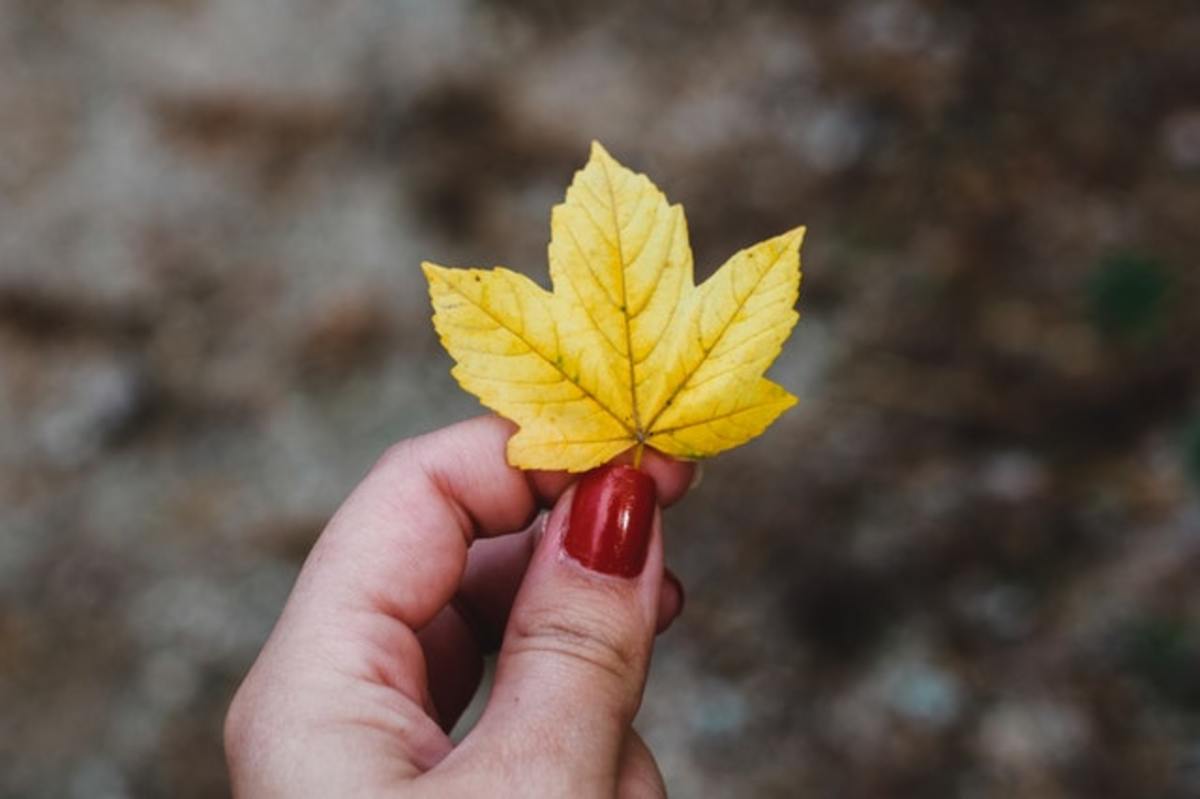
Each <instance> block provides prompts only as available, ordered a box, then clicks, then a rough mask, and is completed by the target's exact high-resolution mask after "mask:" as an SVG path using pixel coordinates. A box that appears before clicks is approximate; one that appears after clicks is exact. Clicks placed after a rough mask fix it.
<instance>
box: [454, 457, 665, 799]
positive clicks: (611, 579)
mask: <svg viewBox="0 0 1200 799" xmlns="http://www.w3.org/2000/svg"><path fill="white" fill-rule="evenodd" d="M659 518H660V517H659V513H658V508H657V502H656V489H655V483H654V479H653V478H652V477H651V476H650V475H649V474H647V473H645V472H642V471H639V470H637V469H635V468H632V467H630V466H620V465H614V466H606V467H603V468H601V469H597V470H595V471H593V472H589V473H588V474H586V475H584V476H583V478H581V479H580V480H579V482H578V483H577V485H576V486H575V488H574V490H573V491H570V492H568V493H567V494H565V495H564V496H563V498H562V499H561V500H560V501H559V503H558V505H557V506H556V507H555V509H554V512H553V513H552V514H551V515H550V517H549V519H548V521H547V524H546V530H545V534H544V535H543V536H542V540H541V541H540V542H539V544H538V547H537V551H536V552H535V553H534V556H533V559H532V560H531V561H530V565H529V569H528V570H527V572H526V575H525V579H524V581H523V582H522V585H521V589H520V592H519V593H518V595H517V598H516V600H515V601H514V603H513V609H512V614H511V616H510V617H509V623H508V628H507V630H506V631H505V636H504V642H503V644H502V646H501V649H500V657H499V660H498V662H497V671H496V683H495V686H494V688H493V690H492V696H491V699H490V701H489V703H488V707H487V710H486V711H485V713H484V716H483V718H482V719H481V720H480V723H479V724H478V725H477V727H476V728H475V730H474V731H473V732H472V735H471V738H472V739H476V740H474V741H472V740H470V739H469V740H468V742H467V743H468V744H473V745H479V746H482V747H485V748H488V749H492V750H493V751H494V752H496V753H497V754H499V756H500V757H501V758H502V759H503V761H504V762H506V763H507V766H508V768H506V769H504V770H503V772H501V773H505V772H507V773H510V774H514V776H515V777H517V778H518V779H519V780H520V783H521V787H522V788H524V789H526V791H525V793H523V794H522V795H525V794H526V793H529V791H528V790H527V789H529V788H533V787H536V788H537V789H538V790H537V791H534V793H536V794H537V795H564V796H565V795H571V796H590V795H593V794H594V795H604V796H612V795H613V792H614V790H615V787H616V781H617V772H618V764H619V762H620V759H621V750H622V744H623V742H624V739H625V737H626V733H627V730H628V729H629V724H630V722H631V721H632V720H633V717H634V714H636V713H637V709H638V706H639V704H640V703H641V697H642V689H643V687H644V686H645V683H646V672H647V669H648V668H649V664H650V649H651V644H652V642H653V640H654V629H655V622H656V619H657V613H658V600H659V595H660V584H661V582H662V573H663V555H662V536H661V533H660V521H659ZM497 750H498V751H497ZM464 754H465V753H464ZM514 766H516V768H515V769H514V768H513V767H514Z"/></svg>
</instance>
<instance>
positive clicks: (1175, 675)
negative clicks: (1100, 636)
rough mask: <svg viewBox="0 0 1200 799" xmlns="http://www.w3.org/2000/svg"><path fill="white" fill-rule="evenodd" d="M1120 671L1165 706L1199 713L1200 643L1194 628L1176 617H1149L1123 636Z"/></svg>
mask: <svg viewBox="0 0 1200 799" xmlns="http://www.w3.org/2000/svg"><path fill="white" fill-rule="evenodd" d="M1120 653H1121V654H1120V661H1121V667H1122V669H1123V670H1124V671H1126V673H1128V674H1129V675H1130V676H1132V677H1134V678H1135V679H1137V680H1138V681H1139V682H1141V683H1143V684H1144V685H1146V686H1147V687H1148V688H1150V689H1151V690H1152V691H1153V692H1154V694H1155V695H1156V696H1157V697H1158V698H1159V699H1160V700H1161V701H1163V702H1165V703H1167V704H1170V705H1173V706H1175V707H1176V708H1178V709H1180V710H1185V711H1191V712H1196V711H1200V640H1198V638H1197V630H1196V627H1195V625H1193V624H1190V623H1189V622H1188V620H1186V619H1183V618H1180V617H1176V616H1170V615H1168V616H1148V617H1144V618H1142V619H1139V620H1137V621H1136V622H1133V623H1131V624H1130V625H1129V627H1127V628H1126V629H1125V630H1124V631H1123V634H1122V635H1121V642H1120Z"/></svg>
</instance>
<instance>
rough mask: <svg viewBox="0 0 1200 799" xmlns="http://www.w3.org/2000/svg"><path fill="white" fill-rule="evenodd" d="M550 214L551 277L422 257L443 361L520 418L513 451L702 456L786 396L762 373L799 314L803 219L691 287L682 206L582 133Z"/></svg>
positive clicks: (521, 455)
mask: <svg viewBox="0 0 1200 799" xmlns="http://www.w3.org/2000/svg"><path fill="white" fill-rule="evenodd" d="M550 229H551V241H550V278H551V281H552V283H553V286H554V290H553V292H547V291H545V290H544V289H542V288H541V287H540V286H538V285H537V284H536V283H534V282H533V281H531V280H530V279H529V278H527V277H525V276H524V275H521V274H519V273H517V272H513V271H510V270H508V269H504V268H500V267H497V268H496V269H491V270H484V269H447V268H445V267H441V266H437V265H436V264H431V263H428V262H426V263H424V264H422V268H423V269H424V271H425V276H426V277H427V278H428V280H429V289H430V296H431V298H432V300H433V308H434V317H433V321H434V325H435V327H436V328H437V331H438V335H439V336H440V337H441V340H442V344H443V345H444V346H445V348H446V350H447V351H449V353H450V355H451V356H452V357H453V358H454V360H455V361H456V362H457V363H456V365H455V366H454V369H453V370H452V374H453V375H454V377H455V378H456V379H457V380H458V382H459V384H460V385H461V386H462V387H463V388H464V389H466V390H467V391H469V392H471V393H472V394H474V395H475V396H477V397H479V399H480V400H481V401H482V402H483V404H484V405H486V406H487V407H489V408H491V409H492V410H494V411H496V412H497V413H499V414H500V415H502V416H505V417H507V418H509V419H511V420H513V421H514V422H516V423H517V425H519V427H520V430H519V431H518V432H517V433H516V434H515V435H514V436H513V437H512V438H511V439H510V440H509V442H508V459H509V462H510V463H512V464H513V465H514V466H517V467H520V468H525V469H566V470H569V471H585V470H587V469H591V468H593V467H595V466H598V465H600V464H602V463H604V462H605V461H608V460H610V459H611V458H613V457H615V456H616V455H619V454H620V453H622V452H624V451H625V450H627V449H629V448H630V447H634V446H637V447H638V453H637V457H638V458H640V455H641V451H642V447H644V446H650V447H653V448H655V449H657V450H659V451H661V452H664V453H667V454H668V455H674V456H676V457H682V458H700V457H706V456H709V455H714V454H716V453H718V452H721V451H722V450H726V449H729V448H731V447H735V446H738V445H739V444H743V443H745V442H746V441H748V440H750V439H751V438H753V437H755V436H757V435H758V434H759V433H761V432H762V431H763V430H764V429H766V427H767V425H769V424H770V423H771V422H773V421H774V420H775V418H776V417H778V416H779V414H781V413H782V412H783V411H785V410H787V409H788V408H789V407H791V406H792V405H793V404H795V402H796V398H795V397H794V396H792V395H791V394H789V393H788V392H787V391H786V390H784V389H783V388H782V387H781V386H779V385H777V384H775V383H772V382H771V381H769V380H766V379H765V378H763V376H762V375H763V372H764V371H766V369H767V367H768V366H770V365H771V363H772V361H774V360H775V357H776V356H777V355H778V354H779V350H780V348H781V347H782V346H783V342H784V340H785V339H786V338H787V337H788V334H789V333H790V332H791V329H792V327H793V326H794V325H795V324H796V320H797V319H798V315H797V313H796V311H795V309H794V306H795V303H796V298H797V296H798V293H799V289H800V244H801V241H802V240H803V238H804V228H802V227H798V228H795V229H793V230H790V231H788V232H787V233H784V234H783V235H781V236H777V237H775V238H772V239H768V240H766V241H763V242H760V243H759V244H756V245H754V246H753V247H749V248H747V249H745V250H742V251H740V252H738V253H737V254H735V255H734V256H733V257H732V258H730V259H729V261H727V262H726V263H725V265H724V266H722V267H721V268H720V269H719V270H717V272H716V273H715V274H714V275H713V276H712V277H710V278H709V279H708V280H706V281H705V282H704V283H703V284H702V285H700V286H696V285H695V282H694V280H693V278H692V252H691V248H690V246H689V245H688V235H687V223H686V222H685V220H684V216H683V208H682V207H681V206H679V205H670V204H668V202H667V198H666V197H665V196H664V195H663V193H662V192H661V191H659V190H658V188H657V187H656V186H655V185H654V184H653V183H651V182H650V180H649V179H648V178H647V177H646V176H645V175H641V174H635V173H633V172H631V171H630V170H628V169H626V168H625V167H623V166H621V164H619V163H617V161H616V160H615V159H614V158H613V157H612V156H611V155H609V154H608V152H607V151H606V150H605V149H604V148H603V147H602V146H600V144H599V143H593V144H592V153H591V158H590V159H589V160H588V163H587V165H586V166H585V167H584V168H583V169H582V170H580V171H579V172H577V173H576V174H575V179H574V181H573V182H572V183H571V186H570V188H568V189H567V196H566V200H565V202H563V203H562V204H561V205H558V206H555V208H554V210H553V213H552V215H551V223H550Z"/></svg>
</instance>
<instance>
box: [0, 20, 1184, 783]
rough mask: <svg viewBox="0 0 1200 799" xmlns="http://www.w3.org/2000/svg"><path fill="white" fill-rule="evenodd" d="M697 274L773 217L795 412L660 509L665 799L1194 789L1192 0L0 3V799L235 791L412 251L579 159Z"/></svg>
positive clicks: (412, 334)
mask: <svg viewBox="0 0 1200 799" xmlns="http://www.w3.org/2000/svg"><path fill="white" fill-rule="evenodd" d="M593 138H597V139H600V140H601V141H603V142H604V143H605V144H606V145H607V146H608V147H609V148H610V149H611V150H612V152H613V153H614V154H615V155H616V156H617V157H618V158H620V159H621V160H622V161H624V162H625V163H627V164H628V165H629V166H631V167H634V168H636V169H638V170H643V171H646V172H648V173H649V174H650V175H651V176H652V177H653V179H654V180H655V181H656V182H657V183H658V184H659V185H660V186H661V187H662V188H663V189H664V190H665V191H666V192H667V194H668V196H669V197H670V198H671V199H672V200H673V201H677V202H682V203H683V204H684V205H685V206H686V208H687V212H688V217H689V220H690V223H691V230H692V245H693V249H694V252H695V255H696V261H697V272H698V274H699V275H701V276H705V275H707V274H708V273H709V272H711V271H712V270H713V269H714V268H715V267H716V266H717V265H719V264H720V263H721V261H723V260H724V258H725V257H727V256H728V255H729V254H731V253H732V252H733V251H734V250H736V249H738V248H740V247H742V246H746V245H748V244H751V243H753V242H756V241H758V240H760V239H762V238H765V237H767V236H770V235H773V234H776V233H779V232H781V231H783V230H785V229H787V228H790V227H792V226H793V225H796V224H799V223H804V224H807V225H808V226H809V236H808V240H807V242H806V244H805V248H804V266H805V279H804V286H803V290H802V295H801V301H800V309H801V313H802V320H801V323H800V325H799V326H798V328H797V330H796V332H795V334H794V335H793V337H792V339H791V341H790V342H789V344H788V345H787V347H786V350H785V352H784V354H783V355H782V357H781V358H780V360H779V362H778V363H777V364H776V366H775V367H774V369H773V371H772V372H771V375H772V376H773V377H774V378H775V379H776V380H778V381H780V382H782V383H783V384H784V385H786V386H788V387H789V388H790V389H792V390H793V391H794V392H795V393H797V394H799V395H800V396H801V398H802V399H801V404H800V405H799V406H798V407H797V408H796V409H795V410H793V411H791V412H790V413H789V414H787V415H786V416H785V417H784V418H783V419H782V420H781V421H780V422H778V423H777V425H776V426H775V427H774V428H772V430H771V431H770V432H769V433H768V434H767V435H765V436H764V437H762V438H761V439H759V440H756V441H754V442H753V443H751V444H749V445H747V446H746V447H744V448H741V449H739V450H736V451H734V452H731V453H729V454H727V455H723V456H721V457H719V458H717V459H715V460H713V461H712V462H710V463H709V464H707V466H706V473H705V475H706V476H705V479H704V484H703V485H702V486H701V487H700V488H699V489H698V490H697V491H696V492H694V493H693V495H692V496H691V497H690V498H689V499H687V500H686V501H685V502H684V503H683V504H682V505H681V506H679V507H678V508H677V509H675V510H673V511H671V513H670V514H669V515H668V518H667V524H668V528H669V529H668V538H669V541H668V549H669V561H670V562H671V565H672V566H673V567H674V568H675V570H676V571H677V572H678V573H679V574H680V575H681V576H682V578H683V581H684V582H685V584H686V585H687V587H688V590H689V599H688V607H687V612H686V614H685V615H684V617H683V618H682V619H681V620H680V621H679V622H678V623H677V624H676V625H675V627H674V629H673V630H672V631H671V632H670V633H669V634H667V635H666V636H665V637H664V638H663V639H661V643H660V646H659V647H658V649H657V654H656V660H655V664H654V670H653V675H652V678H651V682H650V687H649V691H648V695H647V698H646V702H645V706H644V708H643V710H642V713H641V716H640V720H639V725H640V728H641V729H642V730H643V731H644V734H645V736H646V737H647V739H648V740H649V742H650V744H651V746H652V747H653V748H654V749H655V751H656V752H657V754H658V757H659V762H660V763H661V765H662V768H663V770H664V772H665V774H666V777H667V781H668V784H669V785H670V786H671V788H672V789H673V792H674V795H677V796H681V797H693V796H699V797H759V796H761V797H790V796H814V797H825V796H837V797H850V798H852V799H853V798H857V797H862V798H863V799H867V798H868V797H870V798H874V797H905V796H913V797H978V798H982V797H1012V796H1020V797H1075V796H1078V797H1151V796H1153V797H1168V798H1170V797H1187V796H1193V797H1194V796H1200V363H1198V356H1197V352H1198V348H1200V273H1198V272H1197V269H1196V264H1195V258H1196V253H1197V248H1198V245H1200V6H1197V5H1196V4H1195V3H1191V2H1171V1H1170V0H1145V1H1143V2H1139V3H1129V2H1059V3H1039V2H1033V1H1032V0H1029V1H1027V2H1023V1H1021V0H1010V1H1009V2H1000V1H999V0H997V2H981V3H970V4H961V3H950V2H934V1H932V0H931V1H930V2H920V1H919V0H851V1H850V2H829V1H826V2H814V3H806V4H798V3H785V2H722V1H720V0H707V1H706V2H662V3H656V4H653V7H651V4H645V3H639V2H633V0H619V1H614V2H605V3H571V4H568V3H556V2H552V0H527V1H524V2H522V1H521V0H505V1H501V0H492V2H484V1H483V0H478V1H476V2H471V0H437V1H436V2H434V1H432V0H431V1H429V2H415V1H412V0H410V1H408V2H400V1H398V0H390V1H389V0H256V2H246V1H245V0H0V796H3V797H87V798H88V799H105V798H107V797H111V798H112V799H117V798H119V797H158V796H170V797H184V798H186V797H209V796H221V795H224V794H225V793H226V792H227V790H228V789H227V785H226V778H225V774H224V763H223V758H222V754H221V745H220V726H221V720H222V716H223V712H224V709H225V706H226V703H227V701H228V699H229V697H230V695H231V692H232V691H233V689H234V688H235V686H236V685H237V683H238V681H239V679H240V677H241V675H242V674H243V673H244V671H245V669H246V668H247V666H248V665H249V663H250V662H251V661H252V659H253V658H254V656H255V654H256V652H257V650H258V648H259V646H260V645H261V643H262V641H263V639H264V637H265V636H266V634H267V633H268V631H269V630H270V628H271V626H272V624H273V622H274V619H275V617H276V614H277V613H278V611H279V609H280V607H281V604H282V602H283V600H284V598H285V597H286V595H287V593H288V590H289V587H290V585H291V582H292V580H293V579H294V577H295V575H296V573H297V569H298V568H299V565H300V563H301V560H302V559H303V557H304V555H305V553H306V551H307V549H308V548H309V546H310V545H311V544H312V542H313V540H314V537H315V536H316V535H317V534H318V532H319V531H320V529H321V527H322V525H323V524H324V521H325V520H326V518H327V517H328V515H329V514H330V512H331V511H332V509H333V508H334V507H336V505H337V503H338V502H339V500H340V499H341V498H342V497H343V496H344V495H345V494H346V493H347V491H348V489H349V488H350V487H351V486H352V485H353V484H354V483H355V482H356V481H357V480H358V479H359V477H360V476H361V475H362V474H363V472H364V471H365V470H366V469H367V468H368V467H369V466H370V465H371V463H372V462H373V461H374V459H375V458H376V457H377V456H378V454H379V453H380V452H381V451H382V450H383V449H384V447H385V446H386V445H387V444H388V443H390V442H392V441H393V440H395V439H398V438H401V437H404V436H408V435H411V434H413V433H417V432H421V431H425V430H429V429H431V428H434V427H437V426H440V425H444V424H447V423H450V422H453V421H455V420H458V419H462V418H465V417H468V416H471V415H473V414H476V413H478V412H479V406H478V405H477V404H476V403H475V401H474V399H473V398H471V397H470V396H468V395H466V394H464V393H463V392H462V391H460V390H459V389H458V388H457V387H456V386H455V385H454V383H453V382H452V380H451V378H450V376H449V374H448V371H449V366H450V361H449V359H448V357H447V356H446V355H445V354H444V353H443V352H442V351H441V349H440V347H439V346H438V344H437V341H436V340H435V337H434V335H433V331H432V328H431V325H430V321H429V308H428V300H427V296H426V293H425V285H424V281H423V279H422V277H421V273H420V271H419V267H418V264H419V262H420V260H421V259H423V258H432V259H436V260H438V261H440V262H443V263H451V264H461V265H485V266H487V265H493V264H496V263H503V264H505V265H508V266H510V267H513V268H517V269H521V270H523V271H525V272H526V273H528V274H530V275H531V276H533V277H534V278H535V279H537V280H539V281H541V282H542V283H543V284H545V283H546V282H547V278H546V260H545V246H546V242H547V237H548V232H549V210H550V207H551V205H552V204H554V203H555V202H557V201H558V200H559V199H560V198H561V196H562V193H563V191H564V189H565V187H566V185H567V183H568V182H569V180H570V178H571V174H572V172H573V171H574V170H575V169H576V168H578V167H579V166H581V165H582V164H583V162H584V160H585V159H586V156H587V146H588V143H589V141H590V140H591V139H593Z"/></svg>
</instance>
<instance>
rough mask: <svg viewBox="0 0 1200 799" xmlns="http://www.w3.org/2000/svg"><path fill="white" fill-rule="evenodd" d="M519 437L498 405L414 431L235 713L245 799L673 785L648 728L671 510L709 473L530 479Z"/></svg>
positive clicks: (612, 470) (580, 791) (548, 792)
mask: <svg viewBox="0 0 1200 799" xmlns="http://www.w3.org/2000/svg"><path fill="white" fill-rule="evenodd" d="M512 430H513V428H512V426H511V425H509V424H508V423H507V422H504V421H502V420H500V419H497V418H495V417H481V418H478V419H474V420H471V421H468V422H464V423H461V424H457V425H454V426H452V427H448V428H445V429H442V430H438V431H436V432H433V433H430V434H428V435H425V436H421V437H418V438H414V439H410V440H407V441H404V442H401V443H399V444H397V445H395V446H394V447H392V448H391V449H390V450H389V451H388V452H387V453H386V454H385V455H384V456H383V458H382V459H381V460H380V461H379V463H378V464H376V466H375V467H374V468H373V469H372V470H371V472H370V473H369V474H368V475H367V477H366V478H365V479H364V480H363V482H362V483H361V484H360V485H359V486H358V487H357V488H356V489H355V490H354V492H353V493H352V494H351V496H350V497H349V498H348V499H347V500H346V502H345V504H344V505H342V507H341V508H340V509H339V510H338V511H337V513H336V514H335V515H334V517H333V519H332V520H331V521H330V522H329V525H328V526H327V527H326V529H325V531H324V532H323V533H322V534H321V537H320V538H319V539H318V541H317V543H316V544H315V546H314V547H313V550H312V552H311V553H310V555H309V557H308V560H307V561H306V563H305V565H304V568H303V569H302V570H301V573H300V576H299V578H298V579H297V581H296V585H295V588H294V589H293V591H292V594H291V596H290V597H289V599H288V602H287V605H286V607H285V608H284V611H283V614H282V616H281V617H280V619H279V622H278V624H277V625H276V627H275V630H274V632H273V633H272V634H271V636H270V639H269V640H268V641H267V643H266V645H265V646H264V647H263V650H262V652H261V654H260V655H259V657H258V660H257V662H256V663H255V664H254V666H253V668H252V669H251V670H250V673H249V674H248V675H247V677H246V679H245V681H244V682H243V684H242V686H241V687H240V688H239V690H238V692H237V695H236V697H235V698H234V701H233V704H232V706H231V707H230V710H229V715H228V717H227V719H226V724H225V747H226V753H227V755H228V759H229V766H230V773H231V779H232V782H233V787H234V791H235V793H236V794H237V795H238V796H242V797H252V798H253V797H277V796H287V797H307V796H313V797H351V796H353V797H360V796H361V797H371V796H384V795H387V796H403V797H425V796H430V797H475V796H488V797H492V796H503V797H510V796H514V797H515V796H539V797H540V796H552V797H557V796H569V797H581V798H583V799H587V797H601V796H603V797H611V796H614V795H616V796H621V797H653V796H664V795H665V790H664V788H663V783H662V777H661V776H660V774H659V772H658V767H657V766H656V765H655V762H654V758H653V756H652V755H651V754H650V751H649V749H648V748H647V747H646V745H645V743H643V742H642V740H641V738H640V737H638V735H637V733H636V732H634V731H633V730H632V728H631V726H630V724H631V722H632V720H633V717H634V714H635V713H636V711H637V708H638V705H639V704H640V702H641V695H642V689H643V686H644V685H645V680H646V672H647V669H648V667H649V661H650V650H651V645H652V642H653V637H654V634H655V631H656V629H657V630H659V631H661V630H662V629H665V627H666V626H667V625H668V624H670V622H671V621H672V620H673V619H674V617H675V616H676V615H677V614H678V613H679V611H680V609H681V608H682V603H683V596H682V589H681V587H680V586H679V584H678V581H676V580H674V578H672V577H670V576H669V574H667V573H665V572H664V569H663V551H662V535H661V524H660V518H659V513H658V510H657V504H662V505H669V504H671V503H672V502H674V501H675V500H677V499H679V497H681V496H682V495H683V493H684V492H685V491H686V489H687V486H688V484H689V482H690V480H691V474H692V467H691V466H690V465H688V464H684V463H680V462H677V461H673V460H670V459H667V458H665V457H662V456H659V455H657V454H656V453H653V452H650V451H647V453H646V457H645V459H644V461H643V463H642V471H641V472H637V471H634V470H632V469H629V468H627V467H604V468H602V469H598V470H596V471H595V472H591V473H589V474H588V475H587V476H585V477H583V478H582V479H581V480H579V481H576V480H575V479H574V478H573V477H572V476H570V475H567V474H565V473H558V472H528V473H526V472H522V471H520V470H518V469H514V468H512V467H510V466H509V465H508V464H507V462H506V461H505V457H504V447H505V443H506V441H507V439H508V437H509V436H510V435H511V434H512ZM655 486H657V492H656V491H655ZM656 493H657V503H656V501H655V494H656ZM542 508H552V510H551V512H550V514H549V515H548V516H545V517H538V513H539V511H540V510H541V509H542ZM539 528H540V530H539ZM539 533H540V534H539ZM501 633H502V635H501ZM496 644H499V647H500V653H499V658H498V661H497V665H496V679H495V685H494V687H493V690H492V694H491V696H490V698H489V701H488V703H487V707H486V709H485V711H484V713H483V716H482V717H481V718H480V720H479V722H478V724H477V725H476V726H475V728H474V729H473V730H472V731H471V733H470V734H469V735H468V736H467V737H466V739H465V740H463V741H462V742H461V743H460V744H458V745H457V746H455V745H454V744H453V743H452V742H451V740H450V738H449V737H448V736H447V731H448V730H449V729H450V728H451V726H453V724H454V722H455V721H456V720H457V718H458V717H459V715H460V714H461V713H462V711H463V709H464V708H465V707H466V704H467V702H468V701H469V700H470V698H471V696H472V694H473V693H474V692H475V689H476V688H477V686H478V684H479V680H480V677H481V673H482V655H483V653H484V652H485V651H487V650H488V649H489V648H494V647H495V645H496Z"/></svg>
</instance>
